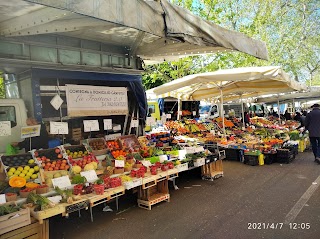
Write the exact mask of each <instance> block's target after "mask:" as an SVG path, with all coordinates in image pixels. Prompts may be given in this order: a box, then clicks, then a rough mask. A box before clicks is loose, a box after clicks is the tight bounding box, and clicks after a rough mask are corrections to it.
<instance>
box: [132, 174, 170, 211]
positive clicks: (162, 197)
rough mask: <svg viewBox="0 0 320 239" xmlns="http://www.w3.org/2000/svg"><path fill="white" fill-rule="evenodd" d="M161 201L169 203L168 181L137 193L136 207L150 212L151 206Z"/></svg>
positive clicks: (141, 189) (140, 189)
mask: <svg viewBox="0 0 320 239" xmlns="http://www.w3.org/2000/svg"><path fill="white" fill-rule="evenodd" d="M162 201H167V202H169V201H170V195H169V188H168V180H167V179H166V180H162V181H160V182H158V183H157V184H156V185H154V186H152V187H149V188H146V189H143V188H142V187H140V188H139V191H138V206H139V207H141V208H144V209H148V210H151V207H152V205H154V204H157V203H159V202H162Z"/></svg>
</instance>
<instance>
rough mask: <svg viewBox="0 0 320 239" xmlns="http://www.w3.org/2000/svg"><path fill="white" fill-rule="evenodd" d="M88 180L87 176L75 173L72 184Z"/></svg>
mask: <svg viewBox="0 0 320 239" xmlns="http://www.w3.org/2000/svg"><path fill="white" fill-rule="evenodd" d="M86 181H87V180H86V178H85V177H82V176H81V175H80V174H76V175H74V177H73V178H72V180H71V183H72V184H83V183H85V182H86Z"/></svg>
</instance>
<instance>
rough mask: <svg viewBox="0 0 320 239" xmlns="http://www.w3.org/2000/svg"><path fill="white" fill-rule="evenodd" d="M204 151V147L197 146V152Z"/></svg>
mask: <svg viewBox="0 0 320 239" xmlns="http://www.w3.org/2000/svg"><path fill="white" fill-rule="evenodd" d="M200 152H204V148H203V147H202V146H200V147H196V148H195V153H200Z"/></svg>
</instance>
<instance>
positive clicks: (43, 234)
mask: <svg viewBox="0 0 320 239" xmlns="http://www.w3.org/2000/svg"><path fill="white" fill-rule="evenodd" d="M0 239H49V220H45V222H44V223H43V224H40V223H39V222H38V221H37V220H35V219H34V218H32V220H31V224H30V225H27V226H24V227H21V228H19V229H16V230H14V231H11V232H7V233H5V234H2V235H0Z"/></svg>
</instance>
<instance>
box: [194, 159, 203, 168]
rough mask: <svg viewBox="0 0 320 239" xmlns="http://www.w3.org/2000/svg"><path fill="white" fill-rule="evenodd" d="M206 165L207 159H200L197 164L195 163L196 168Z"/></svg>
mask: <svg viewBox="0 0 320 239" xmlns="http://www.w3.org/2000/svg"><path fill="white" fill-rule="evenodd" d="M205 163H206V159H205V158H200V159H197V160H196V161H195V162H194V166H195V167H200V166H202V165H205Z"/></svg>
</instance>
